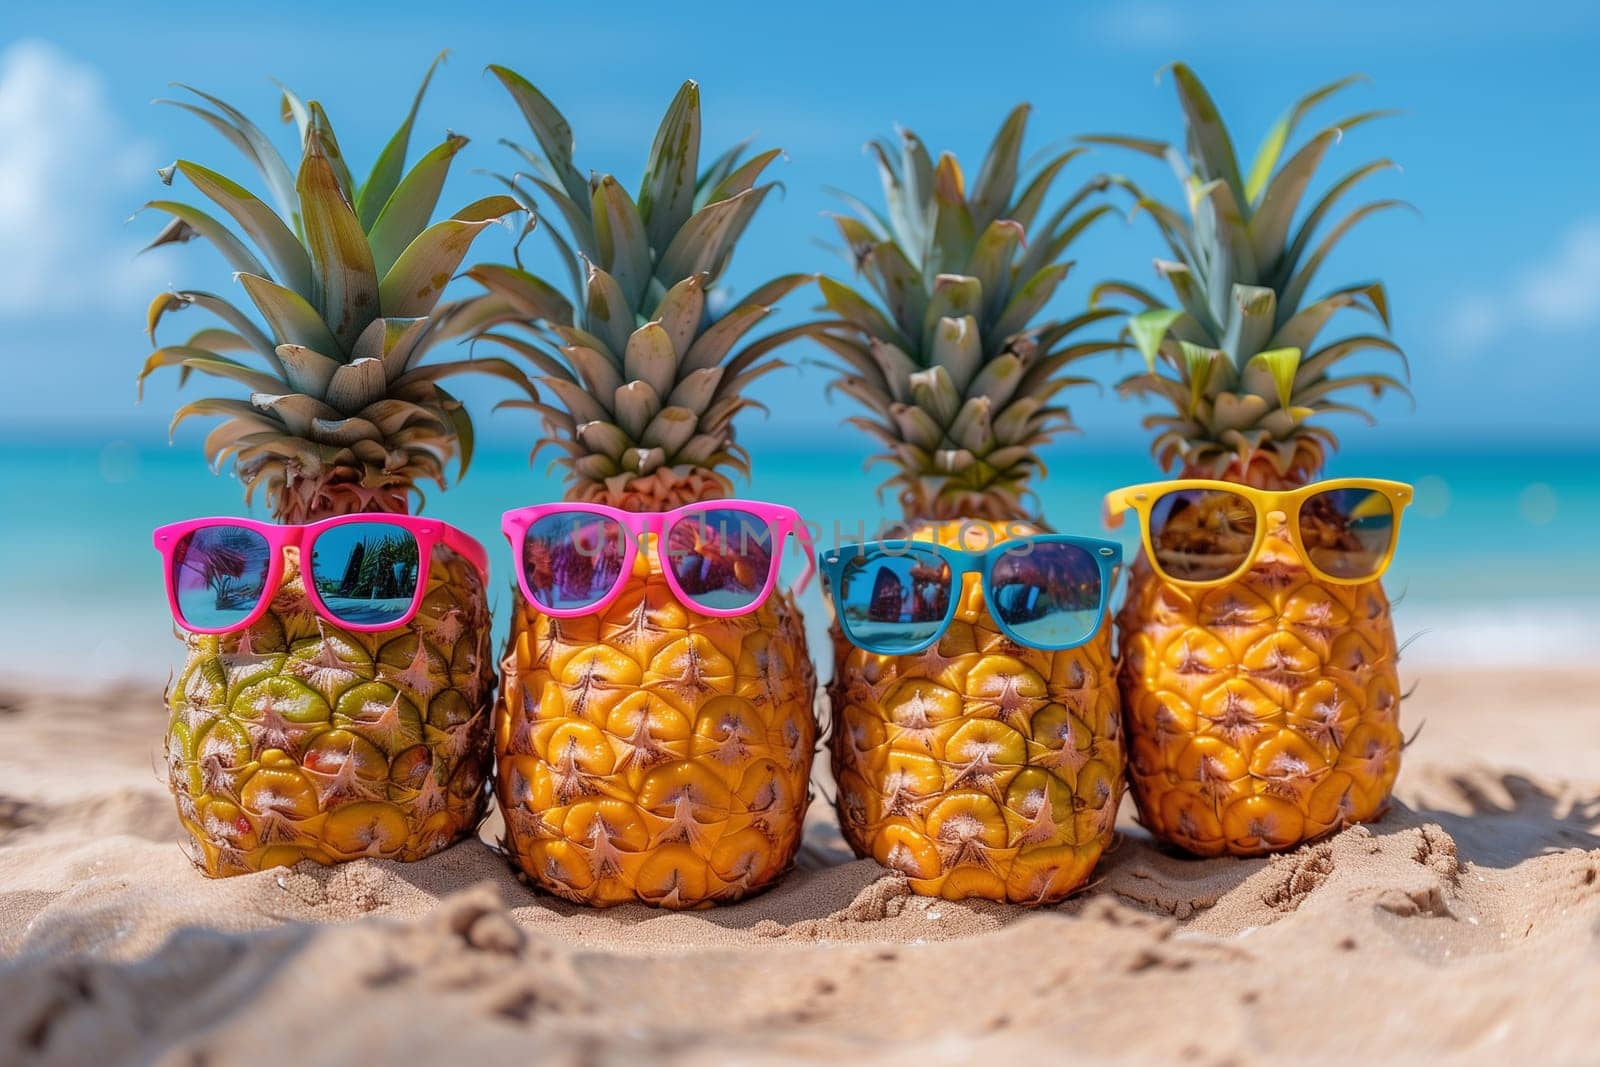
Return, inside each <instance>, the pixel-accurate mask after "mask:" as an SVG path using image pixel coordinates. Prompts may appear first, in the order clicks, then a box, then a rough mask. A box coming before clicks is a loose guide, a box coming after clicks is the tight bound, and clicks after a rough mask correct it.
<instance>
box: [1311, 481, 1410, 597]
mask: <svg viewBox="0 0 1600 1067" xmlns="http://www.w3.org/2000/svg"><path fill="white" fill-rule="evenodd" d="M1300 540H1301V542H1302V543H1303V544H1304V545H1305V550H1306V555H1307V556H1309V557H1310V559H1311V563H1312V564H1313V565H1314V566H1315V567H1316V568H1317V569H1318V570H1321V571H1322V572H1323V573H1325V574H1329V575H1332V576H1333V577H1335V578H1370V577H1372V576H1373V575H1375V574H1377V573H1378V568H1379V567H1380V566H1382V565H1383V561H1384V559H1385V558H1386V557H1387V556H1388V554H1389V546H1390V545H1392V544H1393V543H1394V506H1393V505H1392V504H1391V503H1390V502H1389V498H1388V497H1387V496H1385V495H1384V494H1382V493H1380V492H1377V491H1375V490H1372V489H1329V490H1327V491H1326V492H1322V493H1318V494H1316V495H1315V496H1312V497H1309V498H1308V499H1307V500H1306V501H1305V503H1303V504H1301V505H1300Z"/></svg>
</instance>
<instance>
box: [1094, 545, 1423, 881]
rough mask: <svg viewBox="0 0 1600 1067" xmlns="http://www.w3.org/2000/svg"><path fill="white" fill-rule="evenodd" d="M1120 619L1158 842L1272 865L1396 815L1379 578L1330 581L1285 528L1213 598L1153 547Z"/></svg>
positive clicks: (1390, 670)
mask: <svg viewBox="0 0 1600 1067" xmlns="http://www.w3.org/2000/svg"><path fill="white" fill-rule="evenodd" d="M1117 624H1118V630H1119V633H1120V635H1121V661H1122V666H1121V674H1120V678H1121V684H1122V698H1123V706H1124V709H1125V715H1126V720H1127V735H1128V745H1129V768H1128V769H1129V774H1128V777H1129V781H1130V783H1131V785H1132V789H1133V798H1134V802H1135V803H1136V805H1137V807H1138V810H1139V820H1140V822H1141V823H1142V824H1143V825H1144V826H1145V827H1146V828H1148V829H1149V830H1150V832H1151V833H1153V834H1155V835H1156V837H1158V838H1160V839H1161V840H1162V841H1165V842H1167V843H1168V844H1171V845H1175V846H1177V847H1178V848H1181V849H1183V850H1185V851H1187V852H1190V853H1193V854H1195V855H1198V856H1221V855H1234V856H1259V855H1263V854H1266V853H1270V852H1279V851H1283V850H1285V849H1290V848H1294V847H1295V846H1297V845H1300V844H1302V843H1304V842H1306V841H1311V840H1314V839H1316V838H1318V837H1322V836H1324V835H1326V834H1330V833H1333V832H1335V831H1337V830H1338V829H1340V828H1341V827H1344V826H1347V825H1350V824H1351V823H1358V822H1365V821H1368V820H1371V819H1375V818H1377V817H1378V816H1380V815H1381V814H1382V813H1383V811H1384V809H1385V808H1386V807H1387V805H1388V802H1389V794H1390V791H1391V790H1392V789H1393V787H1394V781H1395V777H1396V775H1397V774H1398V773H1399V771H1400V750H1401V747H1402V738H1401V734H1400V726H1399V710H1400V683H1399V677H1398V673H1397V670H1396V661H1397V659H1398V650H1397V648H1396V645H1395V638H1394V624H1393V621H1392V620H1391V618H1390V614H1389V601H1388V598H1387V597H1386V596H1385V595H1384V592H1383V587H1382V585H1381V583H1379V582H1368V583H1365V584H1362V585H1353V586H1351V585H1331V584H1323V583H1321V582H1319V581H1318V580H1317V579H1316V578H1314V577H1313V576H1312V575H1311V574H1310V573H1309V572H1308V571H1306V569H1305V568H1304V567H1303V566H1302V565H1301V563H1300V561H1299V557H1298V555H1297V553H1296V552H1295V550H1294V548H1293V546H1292V545H1290V544H1289V543H1288V542H1287V541H1286V540H1285V535H1284V532H1283V530H1282V529H1281V527H1279V528H1275V529H1271V530H1269V531H1268V532H1267V535H1266V537H1265V539H1264V541H1263V544H1262V550H1261V555H1260V558H1259V559H1258V560H1257V562H1256V564H1255V566H1254V567H1253V568H1252V569H1251V570H1250V571H1249V572H1247V573H1246V574H1245V575H1244V576H1242V577H1241V578H1240V579H1239V580H1237V581H1235V582H1230V583H1227V584H1225V585H1220V586H1216V587H1213V588H1209V589H1202V590H1195V591H1188V590H1184V589H1180V588H1177V587H1175V586H1172V585H1169V584H1168V583H1166V582H1165V581H1162V580H1161V579H1160V578H1158V577H1156V576H1155V575H1154V574H1153V572H1152V571H1151V570H1150V567H1149V564H1148V563H1147V562H1146V561H1145V558H1144V555H1143V553H1142V552H1141V553H1140V556H1139V558H1138V559H1137V560H1136V562H1135V563H1134V566H1133V567H1132V569H1131V571H1130V575H1129V585H1128V593H1127V599H1126V600H1125V601H1124V603H1123V607H1122V610H1121V612H1120V613H1119V615H1118V617H1117Z"/></svg>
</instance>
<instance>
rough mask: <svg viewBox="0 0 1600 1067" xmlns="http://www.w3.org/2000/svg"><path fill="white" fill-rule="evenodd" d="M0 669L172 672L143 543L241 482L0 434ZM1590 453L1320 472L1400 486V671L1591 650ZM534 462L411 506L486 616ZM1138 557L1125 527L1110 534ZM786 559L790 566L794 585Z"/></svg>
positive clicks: (818, 520)
mask: <svg viewBox="0 0 1600 1067" xmlns="http://www.w3.org/2000/svg"><path fill="white" fill-rule="evenodd" d="M824 436H826V438H827V439H825V440H818V441H812V440H805V439H800V438H796V437H794V436H777V435H770V434H769V435H761V434H747V435H746V436H745V438H744V443H745V444H746V446H747V447H748V448H749V449H750V451H751V453H752V455H753V456H754V457H755V467H756V473H755V478H754V480H753V481H752V482H751V483H750V484H748V485H745V486H741V487H740V490H739V491H740V493H741V494H742V495H745V496H749V497H752V498H755V499H765V500H771V501H774V502H779V503H786V504H790V505H792V506H794V507H795V508H797V509H798V510H799V511H800V513H801V514H802V515H803V516H805V517H806V518H807V519H808V520H809V521H811V522H812V523H814V524H817V525H818V526H820V527H821V529H822V530H823V531H824V532H825V533H824V536H831V534H830V531H832V530H833V529H834V527H835V524H838V527H839V528H840V529H843V530H845V531H851V530H854V529H856V528H857V527H858V526H860V525H862V524H865V526H866V527H867V528H868V529H872V528H875V527H877V526H878V525H879V524H880V522H882V521H883V520H885V519H893V518H894V517H895V512H894V508H893V501H879V500H878V499H877V498H876V496H875V487H876V484H877V482H878V481H879V480H880V479H881V478H882V477H883V475H884V473H885V471H886V469H885V468H873V469H870V470H867V471H865V472H864V471H863V469H862V467H863V463H864V461H865V460H866V458H867V455H868V448H867V446H866V444H864V443H861V442H858V441H857V440H855V437H854V435H851V436H849V437H846V435H845V434H843V433H841V434H839V435H838V436H839V439H838V440H835V439H834V438H833V435H832V434H831V433H829V434H827V435H824ZM0 457H3V458H0V605H3V611H0V650H3V651H0V664H3V667H4V673H3V675H0V677H4V678H5V679H6V680H7V681H17V680H19V679H21V680H27V681H41V682H43V681H48V682H50V683H52V684H56V685H59V686H64V687H68V688H83V687H93V686H100V685H104V684H106V683H108V682H112V681H115V680H118V679H124V678H142V679H149V678H159V677H165V676H166V674H167V673H168V671H169V670H170V669H171V668H173V667H174V666H176V665H177V664H178V663H179V662H180V660H181V647H180V645H179V643H178V641H176V640H175V639H174V637H173V634H172V625H171V620H170V617H169V615H168V611H167V606H166V601H165V597H164V594H163V592H162V585H161V574H160V567H159V560H158V557H157V555H156V552H155V551H154V549H153V548H152V547H151V544H150V531H151V530H152V529H153V528H154V527H156V526H158V525H160V524H162V523H165V522H171V521H174V520H178V519H184V518H193V517H198V516H204V515H243V514H255V515H257V516H258V517H260V515H261V508H260V506H259V504H258V506H257V507H256V508H255V509H254V511H247V510H246V509H245V508H244V507H243V502H242V499H243V498H242V492H241V487H240V485H239V483H238V482H237V481H236V480H235V479H233V478H232V477H231V475H229V474H227V473H224V474H222V475H212V474H211V473H210V472H209V471H208V469H207V468H206V466H205V463H204V460H203V459H202V457H201V456H200V453H199V448H198V445H197V444H195V443H193V442H192V441H188V440H185V441H183V442H180V444H178V445H176V446H168V445H167V444H165V443H164V442H161V441H155V440H149V439H142V438H140V439H132V438H129V437H126V436H114V435H113V434H111V433H101V434H97V433H93V432H84V433H81V434H78V435H76V436H75V437H74V438H73V439H71V440H46V441H39V440H9V441H6V440H0ZM1045 458H1046V462H1047V464H1048V466H1049V474H1048V476H1047V477H1046V478H1045V479H1044V480H1043V481H1042V482H1041V483H1040V484H1039V485H1038V490H1039V494H1040V498H1041V502H1042V505H1043V507H1044V510H1045V513H1046V514H1047V515H1048V517H1049V518H1050V520H1051V521H1052V523H1053V525H1054V526H1055V527H1056V528H1057V529H1059V530H1061V531H1062V532H1075V533H1084V534H1101V535H1104V534H1105V533H1106V531H1105V528H1104V526H1103V523H1102V521H1101V510H1100V499H1101V496H1102V494H1103V493H1104V492H1105V491H1106V490H1108V489H1113V488H1116V487H1118V486H1121V485H1125V484H1130V483H1134V482H1140V481H1150V480H1154V479H1155V478H1156V477H1158V476H1159V474H1158V472H1157V471H1156V470H1155V468H1154V465H1153V463H1152V461H1151V460H1150V458H1149V456H1148V455H1147V454H1146V453H1145V452H1144V451H1143V450H1142V449H1141V448H1140V447H1138V446H1137V445H1130V446H1129V447H1127V448H1122V449H1108V448H1105V447H1104V446H1101V447H1083V446H1073V445H1067V446H1064V447H1058V448H1055V449H1053V450H1052V451H1051V452H1050V453H1049V454H1047V456H1046V457H1045ZM1597 470H1600V447H1596V448H1593V449H1584V448H1568V449H1564V450H1562V451H1551V452H1548V453H1544V452H1533V451H1528V452H1516V453H1504V452H1502V453H1488V452H1472V451H1446V450H1444V449H1429V448H1416V449H1408V450H1404V451H1401V450H1395V451H1387V452H1376V451H1350V452H1347V453H1344V454H1341V455H1340V456H1339V457H1337V458H1336V460H1335V461H1334V462H1333V463H1332V464H1331V465H1330V468H1329V470H1328V474H1329V476H1348V475H1366V476H1372V477H1384V478H1397V479H1400V480H1404V481H1411V482H1413V483H1415V485H1416V486H1417V500H1416V503H1415V504H1414V505H1413V506H1412V508H1411V509H1410V510H1409V511H1408V512H1407V513H1406V515H1405V518H1404V522H1403V526H1402V530H1401V538H1400V547H1399V552H1398V554H1397V556H1396V559H1395V562H1394V565H1393V566H1392V567H1391V569H1390V571H1389V574H1388V577H1387V578H1386V580H1385V581H1386V585H1387V587H1388V589H1389V591H1390V595H1391V597H1392V598H1393V599H1394V600H1395V601H1396V608H1395V618H1396V625H1397V629H1398V631H1399V636H1400V638H1401V640H1402V641H1403V642H1405V660H1406V664H1407V666H1408V668H1416V669H1442V668H1448V667H1451V666H1455V665H1466V666H1472V667H1479V668H1482V667H1526V666H1539V665H1547V664H1549V665H1560V664H1574V663H1590V662H1592V661H1593V659H1594V658H1595V657H1596V656H1597V655H1600V606H1597V605H1600V551H1597V540H1596V532H1597V531H1600V477H1597V474H1596V472H1597ZM559 493H560V487H559V481H558V479H557V478H556V477H555V475H553V474H551V473H548V472H547V471H546V470H545V460H544V457H541V459H540V460H539V461H538V464H537V466H534V467H530V466H529V465H528V461H527V454H526V452H525V451H524V450H521V449H516V448H511V447H508V446H506V445H504V444H502V443H489V444H486V445H484V446H483V450H482V451H480V453H479V454H478V456H477V457H476V458H475V459H474V461H473V466H472V469H471V470H470V471H469V472H468V474H467V477H466V478H465V479H464V480H463V482H462V484H461V485H460V486H459V487H453V488H452V489H451V490H450V491H449V492H445V493H441V492H439V491H438V490H437V489H431V490H429V491H428V500H427V506H426V512H427V513H428V514H431V515H436V516H438V517H440V518H442V519H445V520H446V521H449V522H452V523H454V524H456V525H458V526H460V527H462V528H463V529H465V530H467V531H468V532H470V533H473V534H474V535H475V536H477V537H478V538H479V539H480V540H482V541H483V542H484V543H485V544H486V545H487V546H488V548H489V552H490V559H491V568H492V575H491V584H492V587H493V588H494V589H495V590H497V595H496V597H495V604H496V610H497V614H499V615H504V614H505V611H504V609H505V608H506V606H507V605H508V603H509V600H510V597H511V596H512V595H513V594H512V592H511V588H510V583H511V581H512V579H511V570H510V555H509V550H508V548H507V546H506V543H505V541H504V539H503V538H502V537H501V536H500V533H499V529H500V522H499V516H500V512H501V511H503V510H504V509H506V508H508V507H515V506H519V505H523V504H530V503H536V502H540V501H544V500H549V499H554V498H557V497H558V496H559ZM1112 536H1117V537H1120V538H1121V539H1122V540H1123V541H1124V543H1125V544H1126V545H1127V547H1128V548H1129V550H1130V552H1131V550H1132V548H1133V541H1132V538H1133V536H1134V532H1133V530H1132V528H1131V526H1130V527H1129V528H1127V529H1123V530H1120V531H1117V532H1115V533H1114V534H1113V535H1112ZM798 570H799V560H798V557H797V556H796V555H795V554H794V553H792V552H791V554H790V558H789V561H788V565H787V567H786V571H787V573H789V574H795V573H798ZM802 607H803V609H804V611H805V613H806V617H807V620H808V624H809V626H810V628H811V630H812V634H813V652H814V654H815V655H816V656H817V659H818V666H819V669H820V670H821V671H822V673H823V677H826V675H827V671H828V667H829V664H828V659H829V654H828V646H827V642H826V641H825V640H821V639H820V638H821V634H822V631H823V628H824V621H823V620H824V618H825V608H824V606H823V604H822V602H821V599H820V593H819V591H818V587H817V585H816V583H813V584H812V585H811V586H810V588H808V589H807V590H806V592H805V594H804V596H803V597H802Z"/></svg>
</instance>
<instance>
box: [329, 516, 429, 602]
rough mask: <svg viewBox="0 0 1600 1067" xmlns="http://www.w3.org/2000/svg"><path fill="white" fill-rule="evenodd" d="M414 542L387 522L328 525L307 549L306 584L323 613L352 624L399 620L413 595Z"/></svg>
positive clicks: (414, 539) (416, 566)
mask: <svg viewBox="0 0 1600 1067" xmlns="http://www.w3.org/2000/svg"><path fill="white" fill-rule="evenodd" d="M417 556H418V552H417V539H416V537H415V536H413V535H412V533H411V531H410V530H407V529H404V528H402V527H399V526H396V525H395V524H394V523H391V522H382V521H373V522H350V523H345V524H343V525H340V526H330V527H329V528H328V529H326V530H324V531H322V532H321V533H320V534H318V535H317V539H316V541H315V542H314V543H313V544H312V546H311V580H312V581H314V582H316V583H317V595H318V596H319V597H321V598H322V604H323V606H324V607H326V608H327V609H328V613H329V614H330V615H332V616H333V617H334V618H336V619H338V620H339V621H340V622H347V623H351V624H353V625H356V626H383V625H385V624H387V623H392V622H398V621H399V620H400V619H402V618H404V617H405V614H406V612H408V611H410V610H411V604H412V602H413V601H414V600H416V597H417V574H418V570H419V567H420V561H419V560H418V558H417Z"/></svg>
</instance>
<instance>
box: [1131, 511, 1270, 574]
mask: <svg viewBox="0 0 1600 1067" xmlns="http://www.w3.org/2000/svg"><path fill="white" fill-rule="evenodd" d="M1255 540H1256V509H1255V506H1254V505H1253V504H1251V503H1250V501H1248V500H1246V499H1245V498H1244V497H1242V496H1240V495H1239V494H1237V493H1230V492H1228V491H1227V490H1224V489H1175V490H1173V491H1172V492H1169V493H1163V494H1162V495H1161V497H1160V498H1159V499H1157V500H1156V502H1155V504H1154V506H1152V507H1151V509H1150V543H1151V545H1152V546H1153V547H1154V549H1155V554H1156V558H1155V562H1156V564H1157V565H1158V566H1159V567H1160V569H1161V571H1162V572H1163V573H1164V574H1166V575H1167V576H1168V577H1169V578H1176V579H1178V580H1180V581H1189V582H1210V581H1215V580H1217V579H1218V578H1226V577H1227V576H1228V575H1230V574H1232V573H1234V572H1235V571H1237V570H1238V569H1239V568H1240V567H1242V566H1244V563H1245V561H1246V560H1247V559H1249V558H1250V549H1251V548H1253V547H1254V545H1255Z"/></svg>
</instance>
